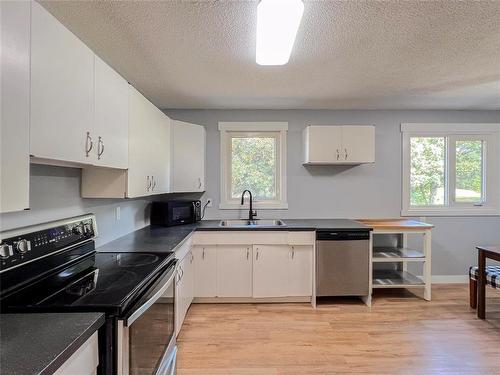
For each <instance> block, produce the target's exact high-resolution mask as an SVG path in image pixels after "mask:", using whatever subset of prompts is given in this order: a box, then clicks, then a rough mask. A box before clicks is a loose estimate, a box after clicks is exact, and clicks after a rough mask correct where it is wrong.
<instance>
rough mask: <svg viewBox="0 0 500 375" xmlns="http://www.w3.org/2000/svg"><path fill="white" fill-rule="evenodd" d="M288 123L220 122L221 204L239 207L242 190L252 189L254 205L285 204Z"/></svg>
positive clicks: (232, 207) (280, 205) (283, 206)
mask: <svg viewBox="0 0 500 375" xmlns="http://www.w3.org/2000/svg"><path fill="white" fill-rule="evenodd" d="M287 129H288V123H281V122H279V123H276V122H271V123H260V122H258V123H253V122H250V123H246V122H221V123H219V130H220V132H221V204H220V208H225V209H241V204H240V203H241V194H242V192H243V191H244V190H246V189H248V190H250V191H251V192H252V195H253V199H254V205H255V208H261V209H262V208H264V209H265V208H287V202H286V175H285V172H286V164H285V161H286V160H285V159H286V132H287Z"/></svg>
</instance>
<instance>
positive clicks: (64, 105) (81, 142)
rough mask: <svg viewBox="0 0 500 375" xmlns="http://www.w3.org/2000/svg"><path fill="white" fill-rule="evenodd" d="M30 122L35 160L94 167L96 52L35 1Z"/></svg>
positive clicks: (31, 142) (32, 16) (33, 3)
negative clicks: (92, 132) (92, 165)
mask: <svg viewBox="0 0 500 375" xmlns="http://www.w3.org/2000/svg"><path fill="white" fill-rule="evenodd" d="M30 121H31V128H30V137H29V139H30V153H31V155H32V156H33V157H35V158H36V159H38V160H45V161H46V160H47V159H48V160H52V161H62V162H70V163H77V164H91V163H92V157H91V155H92V154H91V151H92V150H91V145H92V144H94V143H96V139H95V136H94V135H92V134H91V130H92V126H93V121H94V53H93V52H92V51H91V50H90V49H89V48H88V47H87V46H86V45H85V44H83V43H82V42H81V41H80V40H79V39H78V38H77V37H76V36H75V35H74V34H72V33H71V32H70V31H69V30H68V29H66V28H65V27H64V26H63V25H62V24H61V23H60V22H59V21H58V20H57V19H56V18H55V17H53V16H52V15H51V14H50V13H49V12H47V11H46V10H45V9H44V8H43V7H42V6H41V5H40V4H38V3H37V2H35V1H32V2H31V115H30ZM36 159H35V160H36Z"/></svg>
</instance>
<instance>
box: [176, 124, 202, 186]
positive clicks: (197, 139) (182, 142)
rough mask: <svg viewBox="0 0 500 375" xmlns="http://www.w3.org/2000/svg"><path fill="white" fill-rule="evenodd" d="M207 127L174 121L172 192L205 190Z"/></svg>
mask: <svg viewBox="0 0 500 375" xmlns="http://www.w3.org/2000/svg"><path fill="white" fill-rule="evenodd" d="M205 143H206V135H205V128H204V127H203V126H200V125H195V124H190V123H187V122H182V121H175V120H173V121H172V192H174V193H190V192H202V191H205V149H206V146H205Z"/></svg>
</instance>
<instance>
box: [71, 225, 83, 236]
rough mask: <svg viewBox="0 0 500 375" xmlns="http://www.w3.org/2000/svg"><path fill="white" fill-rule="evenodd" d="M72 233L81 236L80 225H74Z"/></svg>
mask: <svg viewBox="0 0 500 375" xmlns="http://www.w3.org/2000/svg"><path fill="white" fill-rule="evenodd" d="M72 232H73V233H74V234H76V235H78V236H81V235H82V234H83V229H82V225H81V224H79V225H75V226H74V227H73V229H72Z"/></svg>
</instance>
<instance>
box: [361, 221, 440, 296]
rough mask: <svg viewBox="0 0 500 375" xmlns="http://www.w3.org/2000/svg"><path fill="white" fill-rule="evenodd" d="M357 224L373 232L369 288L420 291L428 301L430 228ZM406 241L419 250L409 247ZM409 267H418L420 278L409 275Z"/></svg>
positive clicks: (409, 224)
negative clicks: (421, 289) (419, 268)
mask: <svg viewBox="0 0 500 375" xmlns="http://www.w3.org/2000/svg"><path fill="white" fill-rule="evenodd" d="M359 221H360V222H362V223H363V224H365V225H368V226H370V227H372V228H373V253H372V288H374V289H378V288H408V289H409V288H423V289H424V299H425V300H427V301H430V300H431V254H432V251H431V232H432V228H433V225H431V224H427V223H422V222H419V221H414V220H407V219H388V220H369V219H366V220H359ZM417 236H420V237H421V239H420V241H418V238H417ZM410 239H411V240H412V242H419V243H420V244H421V247H419V248H412V247H409V246H408V242H409V240H410ZM410 264H411V265H412V266H410V268H415V267H418V266H413V265H415V264H421V273H422V275H419V276H417V275H415V274H413V273H412V272H411V270H409V269H408V268H409V265H410Z"/></svg>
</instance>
